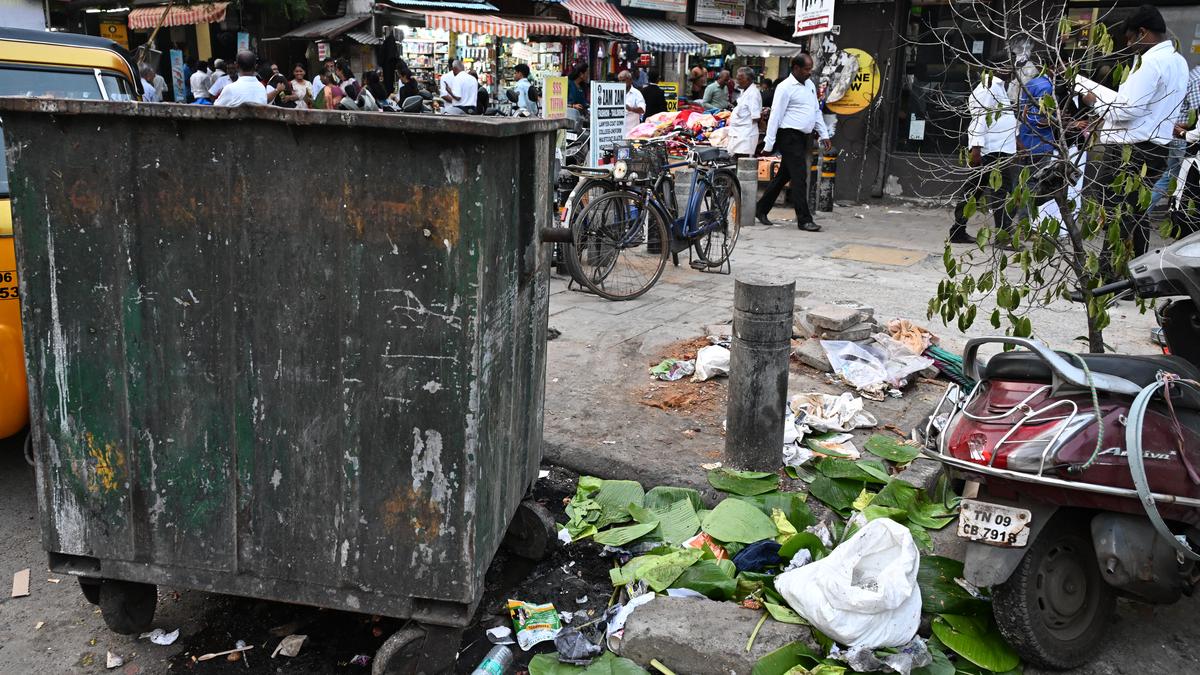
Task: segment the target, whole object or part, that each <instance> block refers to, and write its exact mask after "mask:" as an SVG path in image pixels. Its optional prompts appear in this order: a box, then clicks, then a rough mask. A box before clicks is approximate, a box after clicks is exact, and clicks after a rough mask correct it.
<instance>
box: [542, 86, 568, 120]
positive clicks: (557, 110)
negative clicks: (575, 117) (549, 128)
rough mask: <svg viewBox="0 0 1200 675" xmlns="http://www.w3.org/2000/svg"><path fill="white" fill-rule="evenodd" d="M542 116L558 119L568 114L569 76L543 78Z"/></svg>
mask: <svg viewBox="0 0 1200 675" xmlns="http://www.w3.org/2000/svg"><path fill="white" fill-rule="evenodd" d="M542 91H543V92H545V93H544V94H543V96H542V98H543V102H544V105H542V116H543V117H545V118H546V119H551V120H556V119H561V118H563V117H566V116H567V78H565V77H547V78H545V79H544V80H542Z"/></svg>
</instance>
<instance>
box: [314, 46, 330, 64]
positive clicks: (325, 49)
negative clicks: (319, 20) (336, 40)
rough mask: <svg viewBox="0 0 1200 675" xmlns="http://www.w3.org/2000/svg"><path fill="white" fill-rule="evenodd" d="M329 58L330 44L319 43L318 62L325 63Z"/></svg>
mask: <svg viewBox="0 0 1200 675" xmlns="http://www.w3.org/2000/svg"><path fill="white" fill-rule="evenodd" d="M327 58H329V43H328V42H318V43H317V60H318V61H324V60H325V59H327Z"/></svg>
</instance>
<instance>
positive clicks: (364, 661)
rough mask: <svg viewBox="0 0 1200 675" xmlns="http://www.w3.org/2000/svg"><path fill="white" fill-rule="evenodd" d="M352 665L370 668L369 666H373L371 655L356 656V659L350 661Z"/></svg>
mask: <svg viewBox="0 0 1200 675" xmlns="http://www.w3.org/2000/svg"><path fill="white" fill-rule="evenodd" d="M350 665H352V666H364V667H365V666H369V665H371V655H370V654H355V655H354V658H352V659H350Z"/></svg>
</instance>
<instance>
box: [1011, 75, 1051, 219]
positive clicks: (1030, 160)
mask: <svg viewBox="0 0 1200 675" xmlns="http://www.w3.org/2000/svg"><path fill="white" fill-rule="evenodd" d="M1025 68H1026V69H1030V70H1032V71H1033V72H1034V73H1036V72H1037V66H1035V65H1033V64H1027V65H1026V66H1025ZM1030 74H1032V73H1030ZM1022 79H1024V74H1023V76H1022ZM1019 91H1020V94H1019V95H1018V97H1017V101H1018V104H1017V143H1018V144H1019V146H1020V147H1019V148H1018V149H1019V150H1020V152H1019V154H1018V155H1017V161H1018V163H1019V165H1020V166H1028V167H1029V172H1030V181H1029V188H1030V191H1031V192H1032V193H1033V200H1034V209H1036V208H1037V205H1038V204H1040V203H1041V202H1043V201H1046V200H1047V199H1049V198H1050V192H1051V186H1049V185H1044V184H1042V183H1041V182H1040V181H1039V180H1037V179H1038V176H1039V172H1040V171H1041V170H1042V169H1043V168H1044V167H1045V166H1046V164H1047V162H1050V161H1052V159H1053V157H1054V152H1055V150H1056V148H1055V145H1054V131H1053V130H1052V129H1051V128H1050V123H1049V120H1048V119H1047V118H1046V113H1045V112H1044V111H1042V97H1044V96H1053V94H1054V84H1053V83H1052V82H1050V78H1048V77H1046V76H1045V75H1036V76H1034V77H1030V78H1029V79H1027V80H1025V82H1024V84H1021V85H1020V88H1019ZM1028 215H1029V210H1028V209H1026V208H1025V207H1023V206H1022V207H1021V208H1020V209H1019V210H1018V212H1017V220H1018V221H1020V220H1021V219H1022V218H1025V217H1027V216H1028Z"/></svg>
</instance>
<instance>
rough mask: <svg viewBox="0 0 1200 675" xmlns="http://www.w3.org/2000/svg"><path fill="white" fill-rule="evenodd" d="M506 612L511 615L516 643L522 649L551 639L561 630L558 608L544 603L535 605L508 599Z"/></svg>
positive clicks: (526, 649)
mask: <svg viewBox="0 0 1200 675" xmlns="http://www.w3.org/2000/svg"><path fill="white" fill-rule="evenodd" d="M508 613H509V615H510V616H512V622H513V628H514V629H515V630H516V631H517V644H518V645H520V647H521V649H522V650H524V651H529V648H530V647H532V646H534V645H536V644H538V643H539V642H546V641H548V640H553V639H554V638H555V637H557V636H558V632H559V631H560V630H562V623H560V622H559V619H558V610H556V609H554V605H552V604H550V603H546V604H544V605H535V604H533V603H529V602H522V601H521V600H509V601H508Z"/></svg>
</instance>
